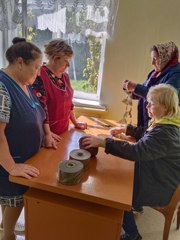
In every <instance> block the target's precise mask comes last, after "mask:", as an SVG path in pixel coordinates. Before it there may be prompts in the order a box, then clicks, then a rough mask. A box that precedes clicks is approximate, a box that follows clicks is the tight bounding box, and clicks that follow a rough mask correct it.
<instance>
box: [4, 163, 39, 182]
mask: <svg viewBox="0 0 180 240" xmlns="http://www.w3.org/2000/svg"><path fill="white" fill-rule="evenodd" d="M9 174H10V175H12V176H19V177H25V178H27V179H31V178H32V177H37V176H38V175H39V170H38V169H37V168H35V167H33V166H31V165H29V164H25V163H15V164H14V166H13V167H12V169H11V170H10V171H9Z"/></svg>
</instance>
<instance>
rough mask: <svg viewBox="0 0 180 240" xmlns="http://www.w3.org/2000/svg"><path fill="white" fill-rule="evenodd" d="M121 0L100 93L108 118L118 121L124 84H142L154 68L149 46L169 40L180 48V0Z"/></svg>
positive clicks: (134, 111) (107, 50)
mask: <svg viewBox="0 0 180 240" xmlns="http://www.w3.org/2000/svg"><path fill="white" fill-rule="evenodd" d="M119 1H120V4H119V10H118V16H117V20H116V25H115V31H114V35H113V37H112V39H111V40H108V41H107V44H106V55H105V65H104V72H103V83H102V92H101V103H102V104H106V105H107V106H108V109H109V111H108V115H107V116H106V117H107V118H111V119H115V120H119V119H120V118H121V117H122V115H123V112H124V110H125V105H124V104H123V103H121V101H122V99H123V98H124V96H125V94H124V92H123V91H122V81H123V80H124V79H129V80H132V81H135V82H139V83H140V82H143V81H144V80H145V78H146V76H147V74H148V72H149V71H150V70H151V69H152V66H151V61H150V47H151V46H152V45H153V44H156V43H161V42H166V41H174V42H175V43H176V44H177V46H178V47H180V0H171V1H167V0H119ZM133 122H136V105H134V108H133Z"/></svg>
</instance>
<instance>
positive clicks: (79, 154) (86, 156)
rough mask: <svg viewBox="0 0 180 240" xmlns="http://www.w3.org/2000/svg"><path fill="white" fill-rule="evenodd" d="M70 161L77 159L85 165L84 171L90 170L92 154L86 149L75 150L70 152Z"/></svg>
mask: <svg viewBox="0 0 180 240" xmlns="http://www.w3.org/2000/svg"><path fill="white" fill-rule="evenodd" d="M70 159H75V160H77V161H79V162H81V163H82V164H83V165H84V169H85V170H86V169H88V167H89V163H90V159H91V154H90V152H88V151H87V150H85V149H74V150H72V151H71V152H70Z"/></svg>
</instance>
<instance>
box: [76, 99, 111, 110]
mask: <svg viewBox="0 0 180 240" xmlns="http://www.w3.org/2000/svg"><path fill="white" fill-rule="evenodd" d="M73 103H74V107H75V109H78V110H81V109H82V110H88V111H90V110H92V111H98V112H104V113H107V107H106V106H103V105H100V103H99V101H93V100H85V99H79V98H74V99H73Z"/></svg>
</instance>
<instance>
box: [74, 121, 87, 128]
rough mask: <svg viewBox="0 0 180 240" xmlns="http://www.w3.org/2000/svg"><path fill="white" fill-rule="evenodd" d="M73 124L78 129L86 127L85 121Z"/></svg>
mask: <svg viewBox="0 0 180 240" xmlns="http://www.w3.org/2000/svg"><path fill="white" fill-rule="evenodd" d="M74 126H75V128H78V129H81V130H85V129H87V123H85V122H78V121H77V122H76V123H75V124H74Z"/></svg>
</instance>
